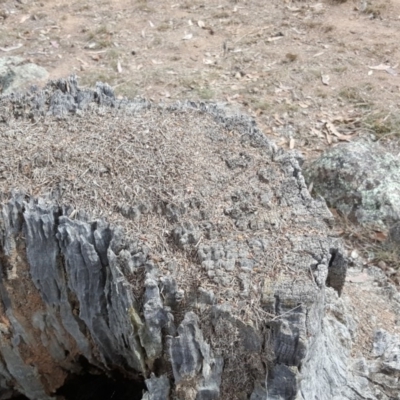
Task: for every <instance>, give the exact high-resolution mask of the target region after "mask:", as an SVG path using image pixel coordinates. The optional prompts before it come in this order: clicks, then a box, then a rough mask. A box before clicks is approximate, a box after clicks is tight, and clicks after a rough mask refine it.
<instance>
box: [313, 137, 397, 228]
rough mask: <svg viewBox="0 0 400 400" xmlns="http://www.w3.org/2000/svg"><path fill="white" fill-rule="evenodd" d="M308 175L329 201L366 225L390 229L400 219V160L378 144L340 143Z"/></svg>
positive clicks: (327, 152)
mask: <svg viewBox="0 0 400 400" xmlns="http://www.w3.org/2000/svg"><path fill="white" fill-rule="evenodd" d="M305 177H306V179H307V181H308V182H313V184H314V189H315V191H316V192H317V193H318V194H320V195H322V196H323V197H324V198H325V199H326V201H327V202H328V204H330V205H331V206H332V207H335V208H337V209H338V210H339V211H341V212H342V213H343V214H344V215H345V216H347V217H349V218H350V219H352V220H354V221H357V222H358V223H360V224H362V225H364V226H366V227H370V228H376V229H387V228H388V227H390V226H391V225H393V224H394V223H395V222H398V221H399V220H400V161H399V160H398V158H397V157H395V156H393V155H392V154H390V153H389V152H388V151H387V150H385V149H383V148H382V147H380V146H379V145H378V144H377V143H367V142H353V143H345V144H341V145H338V146H336V147H334V148H332V149H330V150H328V151H326V152H325V153H324V154H322V155H321V157H319V158H318V159H317V160H315V161H314V162H313V163H312V164H310V165H309V166H308V167H307V168H306V169H305Z"/></svg>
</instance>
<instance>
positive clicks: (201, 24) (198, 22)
mask: <svg viewBox="0 0 400 400" xmlns="http://www.w3.org/2000/svg"><path fill="white" fill-rule="evenodd" d="M197 25H198V26H199V27H200V28H205V26H206V24H205V23H204V21H202V20H198V21H197Z"/></svg>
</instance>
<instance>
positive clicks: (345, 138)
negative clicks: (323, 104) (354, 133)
mask: <svg viewBox="0 0 400 400" xmlns="http://www.w3.org/2000/svg"><path fill="white" fill-rule="evenodd" d="M325 128H326V129H327V130H328V131H329V133H331V134H332V135H334V136H336V137H337V138H338V139H339V140H342V141H346V142H350V141H351V137H350V136H347V135H342V134H341V133H340V132H339V131H338V130H337V129H336V127H335V125H333V124H332V122H329V121H327V122H325Z"/></svg>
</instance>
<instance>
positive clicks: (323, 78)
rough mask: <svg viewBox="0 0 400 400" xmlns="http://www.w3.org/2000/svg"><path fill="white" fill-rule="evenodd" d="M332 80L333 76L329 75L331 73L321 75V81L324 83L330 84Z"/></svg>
mask: <svg viewBox="0 0 400 400" xmlns="http://www.w3.org/2000/svg"><path fill="white" fill-rule="evenodd" d="M330 80H331V78H330V77H329V75H321V81H322V83H323V84H324V85H326V86H328V85H329V81H330Z"/></svg>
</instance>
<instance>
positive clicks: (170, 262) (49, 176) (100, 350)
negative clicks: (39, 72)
mask: <svg viewBox="0 0 400 400" xmlns="http://www.w3.org/2000/svg"><path fill="white" fill-rule="evenodd" d="M32 121H33V123H32ZM0 141H1V143H0V144H1V149H0V155H1V157H0V192H1V200H2V212H1V216H0V270H1V274H0V299H1V302H0V312H1V314H0V342H1V345H0V399H6V398H10V397H13V396H16V395H18V394H23V395H24V396H26V397H28V398H30V399H51V398H55V397H56V396H64V397H65V398H66V399H68V398H69V394H68V393H69V392H68V390H67V387H68V388H69V387H70V386H71V382H72V383H73V379H77V378H76V377H79V376H81V377H82V376H93V375H99V374H103V375H104V376H107V377H109V379H110V380H112V381H117V380H119V381H118V382H120V380H121V379H123V381H124V382H130V383H131V384H132V383H133V384H134V386H130V389H129V396H130V397H129V398H131V399H136V398H138V399H141V398H143V399H146V400H162V399H168V398H171V399H172V398H176V399H181V400H189V399H197V400H211V399H235V398H236V399H251V400H261V399H276V400H278V399H287V400H289V399H295V398H296V399H303V400H309V399H319V400H323V399H326V400H328V399H329V400H331V399H336V400H338V399H343V398H348V399H354V400H356V399H371V400H372V399H378V398H379V399H381V398H384V397H376V393H375V392H376V390H378V391H379V389H376V387H378V386H379V384H380V383H379V382H381V381H380V380H379V377H378V378H376V379H375V380H374V381H371V380H369V379H368V378H369V377H368V378H367V377H366V376H365V369H364V370H363V369H362V368H360V364H357V366H356V367H357V368H356V367H353V365H352V362H353V358H352V354H351V350H352V344H353V342H354V340H355V337H354V326H355V322H354V321H353V319H352V318H351V315H350V313H349V312H348V306H347V305H346V302H345V301H344V300H343V299H342V298H341V297H340V294H341V293H342V291H343V285H344V283H345V278H346V268H347V261H346V257H345V254H344V253H343V250H342V246H341V243H340V242H339V241H338V240H337V239H335V238H333V237H330V236H329V228H328V226H327V222H329V220H330V218H331V215H330V213H329V211H328V209H327V208H326V205H325V203H324V202H323V201H318V200H314V199H313V198H312V197H311V196H310V194H309V193H308V190H307V187H306V184H305V181H304V178H303V175H302V173H301V169H300V166H299V160H298V154H296V153H290V152H284V151H282V150H280V149H279V148H277V147H276V146H275V145H274V144H273V143H271V142H270V141H269V140H267V139H266V138H265V137H264V135H263V134H262V132H260V131H259V130H258V128H257V127H256V126H255V124H254V122H253V121H252V120H251V119H249V118H248V117H245V116H241V115H238V114H236V113H233V112H231V113H229V112H228V110H224V109H223V108H221V107H218V106H215V105H206V104H193V103H189V102H186V103H182V104H175V105H172V106H168V107H167V106H161V105H153V104H150V103H148V102H146V101H126V100H117V99H115V97H114V95H113V93H112V90H111V89H110V88H109V87H108V86H107V85H104V84H98V85H97V87H96V89H95V90H94V91H92V90H81V89H80V88H79V87H78V86H77V83H76V80H75V78H74V77H71V78H69V79H68V80H62V81H57V82H51V83H50V84H49V85H48V86H47V87H46V88H45V89H44V90H36V91H34V92H31V93H27V94H24V95H17V94H12V95H10V96H7V97H3V98H1V99H0ZM380 335H381V336H379V335H378V336H379V340H378V339H377V340H378V341H377V342H376V343H378V342H379V346H378V347H379V349H378V350H376V351H377V353H376V354H377V357H381V358H382V359H384V360H385V361H384V362H383V364H382V363H381V364H379V365H377V370H379V369H382V368H383V367H382V365H384V366H385V368H386V366H387V364H388V363H389V364H390V363H391V364H390V365H391V366H393V368H394V370H396V368H397V367H396V366H395V365H394V360H393V359H391V358H390V357H391V356H390V355H389V353H390V350H389V347H390V343H391V342H392V337H391V336H390V337H389V336H388V335H386V336H385V333H383V332H381V334H380ZM382 338H384V339H382ZM378 353H379V354H378ZM392 364H393V365H392ZM363 371H364V372H363ZM394 384H395V383H394ZM121 385H122V383H121ZM375 389H376V390H375ZM127 390H128V389H127ZM374 390H375V392H374ZM88 398H90V397H88ZM119 398H121V399H123V398H128V397H124V395H123V394H121V395H120V396H119ZM387 398H389V397H387Z"/></svg>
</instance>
